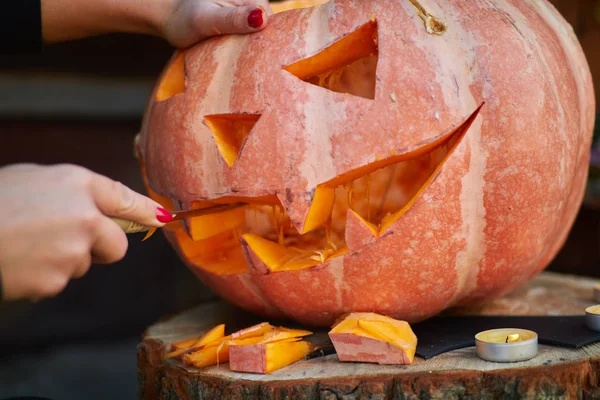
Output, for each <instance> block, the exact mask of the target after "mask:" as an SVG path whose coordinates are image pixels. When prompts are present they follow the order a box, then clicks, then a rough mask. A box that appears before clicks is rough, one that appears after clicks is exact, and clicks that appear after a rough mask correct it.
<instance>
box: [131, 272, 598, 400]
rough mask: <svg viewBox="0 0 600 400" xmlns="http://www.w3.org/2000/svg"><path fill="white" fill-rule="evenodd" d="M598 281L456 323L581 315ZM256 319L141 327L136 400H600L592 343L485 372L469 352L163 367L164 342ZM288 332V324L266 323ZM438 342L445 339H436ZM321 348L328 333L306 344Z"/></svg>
mask: <svg viewBox="0 0 600 400" xmlns="http://www.w3.org/2000/svg"><path fill="white" fill-rule="evenodd" d="M598 283H600V281H598V280H593V279H587V278H581V277H573V276H565V275H560V274H554V273H542V274H541V275H539V276H538V277H537V278H535V279H534V280H532V281H531V282H530V283H528V284H527V285H525V286H523V287H522V288H520V289H519V290H517V291H516V292H515V293H512V294H510V295H508V296H506V297H504V298H502V299H498V300H496V301H493V302H491V303H489V304H486V305H484V306H479V307H475V308H472V309H462V310H453V311H452V312H449V313H446V314H454V315H515V316H518V315H582V314H583V313H584V311H583V310H584V309H585V307H587V306H589V305H592V304H595V301H594V298H593V287H594V285H596V284H598ZM258 321H262V319H261V318H259V317H256V316H252V315H249V314H247V313H245V312H243V311H240V310H239V309H236V308H234V307H232V306H230V305H228V304H226V303H223V302H216V303H209V304H205V305H202V306H199V307H197V308H195V309H192V310H188V311H185V312H182V313H181V314H179V315H176V316H173V317H171V318H168V319H165V320H164V321H162V322H159V323H157V324H155V325H153V326H151V327H149V328H148V330H147V332H146V334H145V335H144V338H143V341H142V343H141V344H140V346H139V349H138V378H139V382H138V384H139V398H140V399H284V398H285V399H363V398H364V399H367V398H368V399H420V398H444V399H446V398H452V399H459V398H460V399H462V398H472V399H477V398H483V399H499V398H510V399H520V398H549V399H553V398H561V399H571V398H583V399H600V388H599V384H600V343H595V344H591V345H588V346H585V347H582V348H580V349H572V348H562V347H553V346H546V345H540V346H539V353H538V355H537V357H535V358H534V359H532V360H529V361H525V362H518V363H507V364H504V363H492V362H487V361H484V360H481V359H479V358H478V357H477V355H476V353H475V348H474V347H469V348H464V349H460V350H455V351H451V352H448V353H444V354H441V355H439V356H437V357H434V358H432V359H429V360H423V359H421V358H419V357H416V358H415V362H414V363H413V364H412V365H398V366H396V365H391V366H390V365H387V366H385V365H376V364H367V363H341V362H339V361H338V359H337V356H336V355H329V356H325V357H319V358H314V359H311V360H305V361H300V362H297V363H295V364H292V365H290V366H288V367H285V368H283V369H281V370H279V371H275V372H274V373H271V374H268V375H260V374H245V373H235V372H231V371H230V370H229V368H228V365H227V364H222V365H219V366H218V367H217V366H214V367H209V368H204V369H201V370H200V369H196V368H193V367H185V366H183V364H182V363H181V362H180V361H178V360H168V361H164V360H163V356H164V351H165V349H166V346H167V344H168V343H172V342H175V341H180V340H185V339H190V338H193V337H198V336H200V335H201V334H202V333H204V332H206V331H207V330H208V329H210V328H212V327H213V326H215V325H218V324H221V323H225V324H226V327H227V331H233V330H234V329H238V328H242V327H245V326H250V324H254V323H256V322H258ZM269 322H271V323H273V324H276V323H280V322H281V323H282V324H286V326H294V324H292V323H290V322H289V321H269ZM440 335H443V332H440ZM307 340H310V341H312V342H313V344H317V345H318V344H324V343H326V342H327V341H328V339H327V330H319V331H315V335H312V336H310V337H308V338H307Z"/></svg>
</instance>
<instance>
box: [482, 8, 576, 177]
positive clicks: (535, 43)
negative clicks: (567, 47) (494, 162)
mask: <svg viewBox="0 0 600 400" xmlns="http://www.w3.org/2000/svg"><path fill="white" fill-rule="evenodd" d="M490 1H491V2H492V4H495V2H494V1H492V0H490ZM519 1H522V0H519ZM503 3H504V5H503V13H504V14H505V15H506V17H507V18H509V19H510V21H511V22H512V23H513V24H514V25H515V26H516V27H518V29H519V31H520V32H521V33H522V35H523V36H525V37H527V38H529V40H527V47H528V48H529V49H531V50H534V51H535V52H536V55H537V57H538V60H539V62H540V63H541V65H542V66H543V69H544V72H545V73H546V75H545V76H547V77H549V82H548V83H549V86H550V88H551V89H552V99H548V100H552V103H556V106H557V112H558V114H557V116H558V121H559V124H560V125H559V126H558V127H557V128H558V129H556V130H555V132H556V134H557V135H560V136H561V139H562V141H563V142H564V144H565V148H566V149H565V150H566V151H569V149H570V147H571V146H570V145H571V143H570V142H569V140H568V137H567V132H568V128H567V121H566V119H565V110H564V105H563V104H562V102H561V96H560V93H559V89H558V85H557V82H556V78H557V76H556V75H555V74H554V71H553V70H552V68H551V66H550V65H549V63H548V60H547V59H546V57H547V56H548V55H547V54H546V53H545V52H544V50H543V49H542V47H541V46H540V41H539V40H538V38H537V35H536V30H535V29H531V28H530V25H531V24H528V21H527V20H526V17H525V16H524V15H523V14H522V13H521V12H520V11H519V10H518V9H517V8H516V7H513V6H512V3H511V1H509V0H505V1H504V2H503ZM543 17H544V16H542V18H543ZM544 21H545V22H546V23H548V20H547V19H546V18H544ZM515 29H517V28H515ZM551 29H552V30H553V32H554V33H555V34H556V27H554V26H553V27H551ZM559 36H560V35H557V34H556V37H557V38H558V37H559ZM563 50H564V49H563ZM561 58H562V57H561ZM567 64H568V65H569V67H571V65H570V63H567ZM569 75H570V76H569V78H571V77H572V76H573V71H572V70H571V74H569ZM541 93H543V91H542V92H541ZM545 101H546V99H545ZM557 158H558V160H556V161H558V163H559V165H560V173H559V174H558V176H557V179H558V180H559V187H560V188H564V187H565V184H566V182H565V174H566V166H565V157H557ZM571 175H572V174H571Z"/></svg>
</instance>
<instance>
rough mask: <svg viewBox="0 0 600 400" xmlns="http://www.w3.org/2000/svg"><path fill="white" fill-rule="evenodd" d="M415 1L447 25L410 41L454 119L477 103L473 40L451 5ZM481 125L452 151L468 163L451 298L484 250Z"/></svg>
mask: <svg viewBox="0 0 600 400" xmlns="http://www.w3.org/2000/svg"><path fill="white" fill-rule="evenodd" d="M421 5H422V6H423V7H424V8H425V9H426V10H427V11H428V12H429V13H431V14H432V15H435V16H436V17H437V18H439V19H441V20H442V21H444V23H445V24H446V26H447V27H448V29H447V31H446V32H445V33H444V35H442V36H441V37H438V36H425V37H424V40H423V41H418V42H416V43H415V44H416V45H418V46H419V47H422V48H423V51H424V53H425V54H427V56H428V57H429V65H431V68H432V71H433V72H434V73H435V74H436V82H435V83H436V84H437V85H439V86H440V88H441V92H442V94H443V96H444V102H445V103H446V106H447V108H448V109H454V110H457V111H459V112H460V115H457V120H458V118H463V117H464V116H465V115H468V114H469V113H471V112H473V111H474V110H475V109H476V108H477V107H478V106H479V104H478V103H477V101H476V99H475V97H474V96H473V93H472V92H471V90H470V86H471V85H472V84H473V77H475V79H478V78H479V73H478V70H477V63H476V59H475V53H474V51H473V48H474V47H475V46H477V40H476V39H475V38H474V37H473V36H472V35H471V34H469V33H468V32H467V31H466V30H465V29H464V28H463V27H462V26H461V25H460V19H459V18H455V16H456V15H460V13H459V12H458V11H457V10H456V9H455V8H454V7H452V5H451V4H449V3H444V4H443V5H444V6H445V8H443V9H441V8H440V6H439V5H438V4H437V3H436V2H433V1H427V2H424V1H422V2H421ZM407 11H409V12H411V11H412V10H410V9H408V10H407ZM415 23H416V24H418V25H419V26H418V28H419V29H425V28H424V26H423V22H422V21H421V20H420V18H415ZM471 67H473V71H472V73H471V74H465V73H464V71H467V70H469V69H470V68H471ZM484 113H485V110H484ZM481 125H482V117H481V116H480V117H479V118H477V119H476V120H475V121H474V123H473V125H472V126H471V128H470V129H469V131H468V132H467V135H466V137H465V138H464V139H463V140H464V141H465V143H464V144H463V145H461V146H459V148H458V149H457V151H456V153H455V154H453V155H452V157H464V158H467V159H468V160H469V166H468V168H467V169H466V173H465V175H464V176H463V178H462V181H461V185H462V190H461V196H460V204H461V220H462V227H461V229H460V232H461V233H460V234H461V236H462V237H464V239H465V248H464V250H463V251H461V252H460V253H458V254H457V257H456V262H455V265H454V269H455V270H456V277H457V281H456V290H455V299H456V298H458V296H461V297H462V296H464V295H465V294H469V293H470V292H471V291H472V290H475V288H476V287H477V274H478V272H479V262H480V261H481V260H482V258H483V256H484V254H485V226H486V220H485V214H486V211H485V206H484V204H483V198H484V189H483V188H484V185H485V180H484V172H485V168H486V159H487V152H486V151H485V150H484V147H483V146H482V144H481V141H482V138H481V133H482V132H481ZM465 152H466V153H465Z"/></svg>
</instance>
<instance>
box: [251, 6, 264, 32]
mask: <svg viewBox="0 0 600 400" xmlns="http://www.w3.org/2000/svg"><path fill="white" fill-rule="evenodd" d="M263 22H264V21H263V11H262V10H261V9H260V8H257V9H256V10H253V11H252V12H251V13H250V14H248V25H250V26H251V27H252V28H260V27H261V26H262V24H263Z"/></svg>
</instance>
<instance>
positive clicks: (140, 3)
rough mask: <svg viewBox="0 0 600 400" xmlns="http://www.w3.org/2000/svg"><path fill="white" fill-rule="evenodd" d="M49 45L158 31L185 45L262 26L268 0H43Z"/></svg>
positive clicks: (265, 23)
mask: <svg viewBox="0 0 600 400" xmlns="http://www.w3.org/2000/svg"><path fill="white" fill-rule="evenodd" d="M41 7H42V32H43V39H44V42H45V43H47V44H51V43H57V42H62V41H66V40H73V39H81V38H85V37H89V36H96V35H102V34H106V33H115V32H126V33H140V34H147V35H154V36H160V37H162V38H164V39H166V40H167V41H169V43H171V44H172V45H173V46H175V47H180V48H183V47H189V46H191V45H193V44H195V43H197V42H199V41H202V40H204V39H207V38H209V37H211V36H215V35H219V34H228V33H240V34H241V33H251V32H256V31H259V30H261V29H264V28H265V27H266V26H267V19H268V16H269V15H272V14H273V12H272V10H271V7H270V6H269V2H268V0H119V1H114V0H41Z"/></svg>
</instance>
